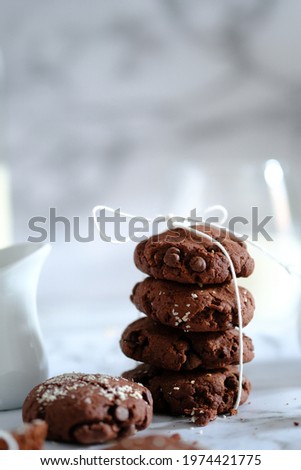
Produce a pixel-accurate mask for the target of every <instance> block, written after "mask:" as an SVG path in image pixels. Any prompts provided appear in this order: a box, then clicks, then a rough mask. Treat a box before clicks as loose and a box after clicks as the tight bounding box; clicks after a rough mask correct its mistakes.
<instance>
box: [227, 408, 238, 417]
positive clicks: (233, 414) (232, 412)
mask: <svg viewBox="0 0 301 470" xmlns="http://www.w3.org/2000/svg"><path fill="white" fill-rule="evenodd" d="M229 413H230V416H235V415H237V410H235V409H234V408H232V410H230V412H229Z"/></svg>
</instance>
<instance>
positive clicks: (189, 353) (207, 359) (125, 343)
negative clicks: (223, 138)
mask: <svg viewBox="0 0 301 470" xmlns="http://www.w3.org/2000/svg"><path fill="white" fill-rule="evenodd" d="M243 341H244V354H243V359H244V362H249V361H251V360H252V359H253V357H254V352H253V344H252V340H251V339H250V338H249V337H248V336H246V335H244V340H243ZM120 345H121V349H122V351H123V352H124V354H125V355H126V356H128V357H130V358H132V359H135V360H136V361H140V362H145V363H146V364H152V365H153V366H157V367H160V368H161V367H162V369H167V370H174V371H179V370H192V369H196V368H198V367H203V368H205V369H215V368H220V367H226V366H228V365H234V364H238V363H239V335H238V331H237V330H235V329H233V330H226V331H223V332H215V333H184V332H183V331H181V330H177V329H175V328H168V327H167V326H163V325H161V324H159V323H155V322H153V321H152V320H151V319H150V318H140V319H139V320H136V321H135V322H133V323H131V324H130V325H129V326H128V327H127V328H126V329H125V331H124V333H123V335H122V337H121V341H120Z"/></svg>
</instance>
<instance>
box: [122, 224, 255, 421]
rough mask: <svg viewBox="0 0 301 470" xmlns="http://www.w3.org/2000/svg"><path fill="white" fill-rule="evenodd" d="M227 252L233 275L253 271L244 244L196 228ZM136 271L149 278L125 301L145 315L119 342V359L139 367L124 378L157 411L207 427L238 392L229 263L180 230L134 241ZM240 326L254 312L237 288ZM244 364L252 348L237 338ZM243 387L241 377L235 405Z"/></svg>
mask: <svg viewBox="0 0 301 470" xmlns="http://www.w3.org/2000/svg"><path fill="white" fill-rule="evenodd" d="M197 228H198V229H199V230H202V231H205V232H206V233H207V234H208V235H211V237H213V238H214V239H216V240H218V241H219V242H220V243H221V244H222V245H223V246H224V248H225V249H226V250H227V252H228V253H229V256H230V257H231V260H232V262H233V265H234V269H235V272H236V275H237V277H248V276H249V275H250V274H251V273H252V272H253V269H254V261H253V259H252V258H251V257H250V255H249V253H248V251H247V249H246V246H245V244H244V243H243V242H241V241H239V240H237V239H236V238H235V237H233V236H232V235H229V234H227V233H226V232H224V231H222V230H220V229H216V228H212V227H211V228H210V229H208V227H205V226H199V227H197ZM135 263H136V266H137V267H138V269H140V270H141V271H143V272H144V273H146V274H148V275H149V276H150V277H148V278H146V279H145V280H144V281H142V282H140V283H138V284H137V285H136V286H135V287H134V290H133V294H132V296H131V300H132V302H133V303H134V304H135V305H136V307H137V308H138V310H140V311H141V312H143V313H144V314H146V315H147V316H146V317H144V318H140V319H139V320H137V321H135V322H133V323H132V324H130V325H129V326H128V327H127V328H126V330H125V331H124V333H123V335H122V338H121V349H122V351H123V352H124V354H125V355H126V356H128V357H130V358H132V359H135V360H136V361H141V362H143V363H144V364H142V365H140V366H138V367H136V369H134V370H132V371H129V372H126V373H125V374H124V377H126V378H128V379H132V380H134V381H136V382H141V383H142V384H143V385H145V386H146V387H148V388H149V389H150V391H151V392H152V395H153V399H154V408H155V410H157V411H159V412H164V413H170V414H184V415H190V416H191V417H192V421H193V422H196V423H197V424H199V425H202V426H204V425H206V424H208V422H209V421H211V420H213V419H214V418H215V417H216V416H217V414H224V413H227V412H231V410H232V409H233V406H234V404H235V401H236V399H237V394H238V380H239V374H238V368H237V365H238V364H239V332H238V330H237V326H238V309H237V301H236V296H235V290H234V285H233V281H232V278H231V273H230V267H229V262H228V260H227V259H226V257H225V255H224V254H223V253H222V252H221V251H220V249H219V248H218V247H217V246H216V245H215V244H213V243H211V242H210V241H208V240H207V239H206V238H204V237H202V236H200V235H198V234H196V233H192V232H191V231H188V230H186V229H174V230H168V231H167V232H164V233H162V234H160V235H156V236H153V237H151V238H150V239H148V240H147V241H144V242H142V243H140V244H139V245H138V246H137V248H136V251H135ZM239 292H240V300H241V305H242V317H243V326H246V325H247V324H248V323H249V322H250V320H251V319H252V317H253V314H254V300H253V297H252V295H251V294H250V292H249V291H247V290H246V289H244V288H241V287H240V288H239ZM243 342H244V348H243V350H244V354H243V360H244V362H249V361H251V360H252V359H253V357H254V353H253V344H252V341H251V339H250V338H249V337H247V336H246V335H244V336H243ZM249 391H250V382H249V381H248V380H247V379H246V378H244V380H243V389H242V395H241V404H242V403H244V402H245V401H246V400H247V397H248V394H249Z"/></svg>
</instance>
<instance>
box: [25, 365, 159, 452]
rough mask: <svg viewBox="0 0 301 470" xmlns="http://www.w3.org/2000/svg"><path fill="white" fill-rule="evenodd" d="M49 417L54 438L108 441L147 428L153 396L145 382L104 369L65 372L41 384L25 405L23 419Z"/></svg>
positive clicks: (150, 418) (89, 442)
mask: <svg viewBox="0 0 301 470" xmlns="http://www.w3.org/2000/svg"><path fill="white" fill-rule="evenodd" d="M34 419H42V420H45V421H46V423H47V424H48V436H47V437H48V439H51V440H57V441H65V442H78V443H81V444H95V443H103V442H106V441H108V440H112V439H115V438H117V437H124V436H128V435H131V434H134V433H135V432H136V431H137V430H142V429H145V428H146V427H147V426H148V425H149V424H150V423H151V420H152V397H151V394H150V392H149V391H148V390H147V389H146V388H145V387H143V386H142V385H139V384H133V383H132V382H129V381H128V380H126V379H123V378H121V377H111V376H108V375H102V374H80V373H72V374H63V375H60V376H57V377H53V378H51V379H48V380H46V381H45V382H43V383H42V384H40V385H37V386H36V387H35V388H34V389H33V390H32V391H31V392H30V393H29V395H28V396H27V398H26V400H25V402H24V405H23V420H24V421H25V422H31V421H32V420H34Z"/></svg>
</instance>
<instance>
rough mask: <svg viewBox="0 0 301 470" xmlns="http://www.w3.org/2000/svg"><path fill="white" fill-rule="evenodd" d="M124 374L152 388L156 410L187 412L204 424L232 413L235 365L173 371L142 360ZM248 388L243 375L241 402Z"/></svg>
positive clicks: (175, 413)
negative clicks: (208, 369) (141, 362)
mask: <svg viewBox="0 0 301 470" xmlns="http://www.w3.org/2000/svg"><path fill="white" fill-rule="evenodd" d="M123 377H126V378H127V379H130V380H133V381H135V382H139V383H142V384H143V385H145V386H146V387H147V388H148V389H149V390H150V391H151V393H152V396H153V400H154V410H155V411H157V412H158V413H163V414H171V415H187V416H190V417H191V421H192V422H194V423H195V424H196V425H199V426H206V425H207V424H208V423H209V422H210V421H212V420H214V419H215V418H216V416H217V415H219V414H226V413H229V412H230V413H231V411H232V409H233V406H234V405H235V402H236V399H237V393H238V380H239V373H238V370H237V368H236V367H227V368H224V369H220V370H212V371H206V370H203V369H200V370H194V371H189V372H188V371H185V372H172V371H166V370H163V369H158V368H155V367H153V366H150V365H147V364H142V365H140V366H138V367H136V368H135V369H133V370H130V371H127V372H125V373H124V374H123ZM250 391H251V384H250V382H249V380H248V379H247V378H244V379H243V388H242V395H241V401H240V404H241V405H242V404H243V403H245V402H246V400H247V399H248V396H249V393H250Z"/></svg>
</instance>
